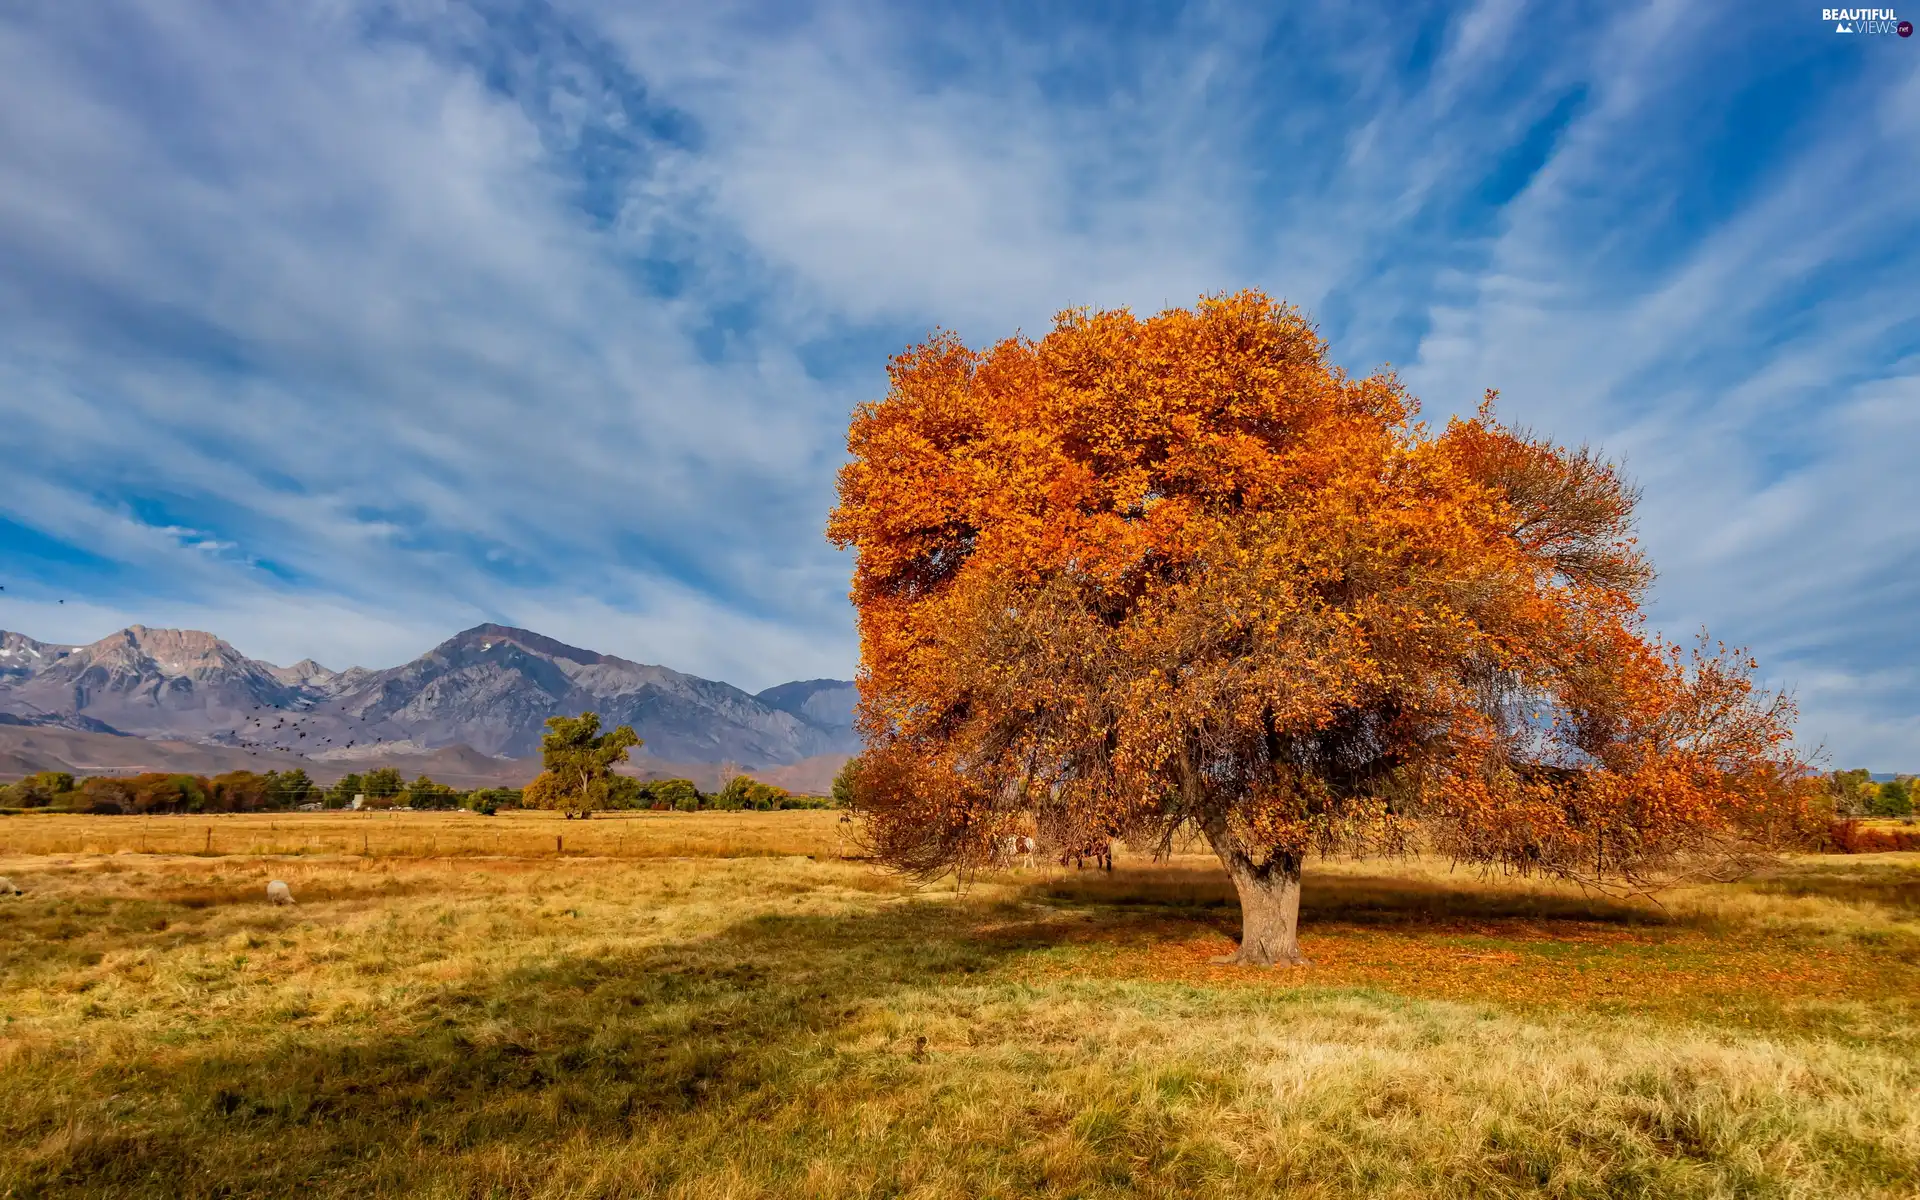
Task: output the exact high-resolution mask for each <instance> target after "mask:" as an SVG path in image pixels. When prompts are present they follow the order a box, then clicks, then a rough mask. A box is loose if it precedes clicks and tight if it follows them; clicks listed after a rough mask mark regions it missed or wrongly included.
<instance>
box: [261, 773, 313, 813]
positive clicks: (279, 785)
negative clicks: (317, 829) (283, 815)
mask: <svg viewBox="0 0 1920 1200" xmlns="http://www.w3.org/2000/svg"><path fill="white" fill-rule="evenodd" d="M267 777H268V778H269V779H272V780H273V788H272V801H273V804H274V805H275V807H278V808H292V807H294V806H295V805H297V804H305V803H306V802H307V801H308V800H310V799H312V797H313V794H314V793H315V792H317V791H319V790H320V789H319V788H318V787H317V786H316V785H315V784H314V782H313V780H311V779H309V778H308V777H307V773H306V771H305V770H303V769H302V768H300V767H295V768H294V769H293V770H291V771H282V772H280V773H279V774H278V775H277V776H276V775H275V774H274V772H272V771H269V772H267Z"/></svg>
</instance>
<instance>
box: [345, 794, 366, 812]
mask: <svg viewBox="0 0 1920 1200" xmlns="http://www.w3.org/2000/svg"><path fill="white" fill-rule="evenodd" d="M366 806H367V798H366V797H365V796H363V795H361V794H360V793H358V792H356V793H354V797H353V803H352V804H349V805H348V806H347V807H348V808H351V809H352V810H353V811H354V812H359V811H360V810H361V809H363V808H365V807H366Z"/></svg>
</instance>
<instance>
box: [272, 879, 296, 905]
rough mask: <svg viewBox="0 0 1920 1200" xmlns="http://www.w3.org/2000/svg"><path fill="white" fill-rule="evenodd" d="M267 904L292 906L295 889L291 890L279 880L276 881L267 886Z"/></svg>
mask: <svg viewBox="0 0 1920 1200" xmlns="http://www.w3.org/2000/svg"><path fill="white" fill-rule="evenodd" d="M267 903H269V904H292V903H293V889H292V888H289V887H288V886H287V885H286V884H284V883H281V882H280V881H279V880H278V879H276V880H274V881H273V882H272V883H269V884H268V885H267Z"/></svg>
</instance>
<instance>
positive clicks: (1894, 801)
mask: <svg viewBox="0 0 1920 1200" xmlns="http://www.w3.org/2000/svg"><path fill="white" fill-rule="evenodd" d="M1914 784H1915V780H1914V777H1913V776H1912V775H1898V776H1895V777H1894V778H1892V779H1888V780H1884V781H1882V782H1880V783H1875V782H1874V781H1873V776H1872V775H1871V774H1870V773H1869V772H1868V771H1867V770H1866V769H1865V768H1860V769H1857V770H1853V771H1835V772H1833V773H1832V774H1830V775H1828V776H1827V795H1828V796H1829V797H1831V798H1832V800H1833V812H1834V815H1835V816H1839V817H1911V816H1912V815H1913V794H1914Z"/></svg>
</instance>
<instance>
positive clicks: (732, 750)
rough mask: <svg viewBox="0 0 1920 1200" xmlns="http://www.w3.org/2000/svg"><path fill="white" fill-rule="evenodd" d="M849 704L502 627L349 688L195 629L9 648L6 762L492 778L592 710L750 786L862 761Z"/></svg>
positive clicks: (142, 630) (809, 688) (23, 642)
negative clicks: (190, 748) (70, 755)
mask: <svg viewBox="0 0 1920 1200" xmlns="http://www.w3.org/2000/svg"><path fill="white" fill-rule="evenodd" d="M853 696H854V689H853V685H852V684H851V683H847V682H845V681H841V680H830V679H816V680H805V681H796V682H794V683H789V684H781V685H778V686H777V687H774V688H769V689H767V690H766V691H765V692H762V693H760V695H758V696H755V695H751V694H749V693H747V692H745V691H743V690H741V689H739V688H736V687H734V686H732V685H731V684H726V683H719V682H716V681H713V680H708V679H702V678H700V677H698V676H695V675H688V674H685V673H684V672H680V671H675V670H673V669H671V668H669V667H663V666H655V665H649V664H644V663H636V662H632V661H629V660H627V659H622V658H618V657H615V656H613V655H607V654H600V653H597V652H595V651H591V650H585V649H581V648H579V647H576V646H569V645H567V644H565V643H562V642H558V641H555V640H553V639H552V638H547V637H544V636H542V635H540V634H537V633H533V632H531V631H529V630H524V629H515V628H512V627H509V626H503V625H480V626H476V627H475V628H473V629H469V630H467V631H465V632H463V633H460V634H456V635H455V636H454V637H452V638H449V639H447V640H446V641H444V642H442V643H441V644H440V645H438V646H435V647H434V648H433V649H431V650H429V651H427V652H426V653H425V654H423V655H421V656H420V657H419V658H416V659H414V660H413V661H411V662H408V663H403V664H401V665H399V666H396V667H389V668H385V669H381V670H369V669H366V668H363V667H353V668H349V669H347V670H343V671H333V670H330V669H328V668H327V667H324V666H322V665H321V664H319V663H316V662H314V661H312V660H310V659H309V660H306V661H303V662H300V663H296V664H294V665H293V666H291V667H280V666H276V665H274V664H272V663H267V662H262V661H259V660H256V659H251V658H248V657H247V656H245V655H244V654H241V653H240V652H239V651H238V650H236V649H235V648H234V647H233V646H231V645H230V644H228V643H227V642H225V641H222V640H221V639H220V638H218V637H216V636H214V635H213V634H210V633H202V632H198V631H192V630H174V629H151V628H148V627H146V626H141V625H135V626H131V627H129V628H127V629H124V630H121V631H120V632H118V633H115V634H112V635H110V636H108V637H106V638H102V639H101V640H99V641H97V642H93V643H91V644H88V645H84V646H70V645H59V644H55V643H49V642H40V641H36V640H34V639H32V638H29V637H26V636H24V635H22V634H19V633H0V729H4V730H6V731H7V732H8V738H9V739H10V740H9V742H8V744H9V745H14V744H15V743H18V742H19V739H20V738H21V737H23V736H24V734H23V733H22V732H21V731H24V730H29V729H31V730H39V731H51V730H66V731H69V732H72V733H86V734H90V735H94V736H97V737H112V736H113V735H115V734H123V735H131V736H132V737H133V738H134V739H135V740H150V741H155V742H160V743H187V744H192V745H196V746H199V747H201V748H203V749H204V750H206V751H208V756H207V759H206V761H208V762H210V763H212V762H216V761H217V762H220V763H228V762H231V763H233V765H247V764H260V763H267V762H269V761H278V760H277V759H275V758H273V757H272V756H278V755H285V756H290V757H289V761H299V762H301V763H303V764H304V765H306V766H307V769H308V771H309V773H313V774H316V777H317V775H318V773H320V772H322V771H325V772H326V773H331V774H339V773H344V772H345V771H349V770H356V769H361V768H362V767H364V766H366V765H368V764H369V763H371V762H372V761H373V760H374V759H376V758H377V759H380V760H382V761H385V760H388V759H394V758H418V757H421V756H426V755H430V754H432V753H433V752H435V751H439V750H443V749H448V748H452V747H469V748H471V749H472V750H473V751H474V752H475V753H476V756H477V757H478V759H479V760H481V761H482V762H494V761H501V760H514V759H520V758H525V757H527V756H529V755H533V754H535V753H537V751H538V749H539V743H540V735H541V733H542V732H543V724H544V722H545V720H546V718H547V717H549V716H552V715H554V714H556V713H577V712H582V711H586V710H589V709H590V710H593V711H595V712H598V713H599V714H600V715H601V717H602V718H603V720H605V721H606V722H607V723H608V724H610V725H613V724H623V723H624V724H630V725H632V726H633V727H634V730H635V731H636V732H637V733H638V734H639V735H640V736H641V738H642V739H643V740H644V741H645V743H646V747H645V749H646V754H647V755H648V756H649V758H650V759H656V760H660V761H663V762H666V763H684V764H717V763H723V762H731V763H735V764H738V765H739V766H740V767H742V768H746V769H750V770H751V769H771V768H777V767H786V766H789V765H792V764H798V763H802V762H806V761H808V760H813V759H822V760H826V761H830V760H835V759H837V758H840V757H844V756H845V755H847V754H850V753H852V752H854V751H856V750H857V749H858V738H857V736H856V735H855V734H854V732H853V729H852V708H853ZM37 744H38V745H40V746H42V747H45V746H47V745H50V744H51V743H47V742H45V741H44V739H43V740H42V741H41V742H39V743H37ZM71 746H72V748H74V750H75V752H76V753H78V754H80V757H81V758H82V759H87V758H89V756H91V758H93V759H98V760H101V761H103V762H104V761H106V760H126V761H129V762H130V761H132V760H135V759H140V760H143V761H144V760H154V761H157V760H156V759H155V753H156V752H155V751H152V750H148V749H141V748H137V747H122V748H119V749H117V750H113V751H107V750H105V749H103V748H101V747H100V746H96V745H95V744H94V743H90V742H75V743H71ZM83 746H84V747H86V749H85V750H84V751H82V750H81V749H80V748H81V747H83ZM215 750H225V751H228V752H230V753H228V754H224V755H221V754H213V753H212V752H213V751H215ZM8 752H9V753H16V754H18V753H26V751H23V750H21V749H20V748H19V747H18V746H17V745H16V746H15V748H14V749H11V750H9V751H8ZM35 752H36V753H37V752H38V751H35ZM168 753H171V754H174V755H176V756H177V755H178V753H179V752H178V751H169V752H168ZM235 755H238V758H235V757H234V756H235ZM296 756H297V757H296ZM181 769H184V768H181ZM212 769H221V770H224V769H232V768H231V767H230V766H219V767H217V768H212ZM462 769H466V770H470V771H472V772H479V773H489V772H492V771H494V770H495V768H492V767H484V768H483V767H481V766H480V765H478V764H476V763H468V764H465V767H463V768H462ZM501 769H502V770H504V768H501ZM436 778H438V775H436ZM449 781H450V782H451V780H449Z"/></svg>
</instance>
